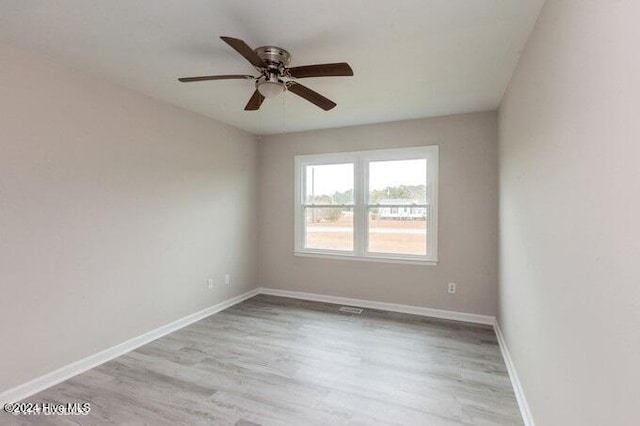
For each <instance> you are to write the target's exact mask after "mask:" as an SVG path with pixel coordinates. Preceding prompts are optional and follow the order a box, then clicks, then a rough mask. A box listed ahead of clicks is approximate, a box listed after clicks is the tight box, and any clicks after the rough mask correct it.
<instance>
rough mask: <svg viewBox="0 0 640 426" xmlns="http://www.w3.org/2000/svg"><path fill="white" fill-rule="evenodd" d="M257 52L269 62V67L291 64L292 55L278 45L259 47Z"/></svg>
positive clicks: (278, 67) (277, 67)
mask: <svg viewBox="0 0 640 426" xmlns="http://www.w3.org/2000/svg"><path fill="white" fill-rule="evenodd" d="M255 52H256V53H257V54H258V56H260V58H261V59H262V60H263V61H264V62H265V63H266V64H267V67H268V68H276V69H280V68H282V67H287V66H289V63H290V62H291V55H290V54H289V52H287V51H286V50H284V49H283V48H281V47H277V46H262V47H258V48H257V49H256V50H255Z"/></svg>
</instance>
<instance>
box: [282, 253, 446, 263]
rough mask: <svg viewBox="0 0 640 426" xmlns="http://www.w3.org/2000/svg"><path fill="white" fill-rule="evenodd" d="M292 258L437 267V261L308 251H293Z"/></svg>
mask: <svg viewBox="0 0 640 426" xmlns="http://www.w3.org/2000/svg"><path fill="white" fill-rule="evenodd" d="M293 255H294V256H298V257H316V258H320V259H334V260H351V261H353V260H355V261H360V262H378V263H401V264H405V265H422V266H437V265H438V260H423V259H415V258H411V257H374V256H367V257H364V256H356V255H353V254H329V253H319V252H310V251H294V252H293Z"/></svg>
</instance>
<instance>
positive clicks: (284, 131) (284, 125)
mask: <svg viewBox="0 0 640 426" xmlns="http://www.w3.org/2000/svg"><path fill="white" fill-rule="evenodd" d="M284 99H285V96H282V133H287V127H286V121H285V119H286V109H285V105H284Z"/></svg>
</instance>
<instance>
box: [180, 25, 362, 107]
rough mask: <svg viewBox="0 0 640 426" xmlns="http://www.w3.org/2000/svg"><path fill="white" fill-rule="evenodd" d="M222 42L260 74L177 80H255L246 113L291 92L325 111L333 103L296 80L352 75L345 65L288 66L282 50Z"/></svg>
mask: <svg viewBox="0 0 640 426" xmlns="http://www.w3.org/2000/svg"><path fill="white" fill-rule="evenodd" d="M220 38H221V39H222V40H223V41H224V42H225V43H227V44H228V45H229V46H231V47H232V48H233V49H235V50H236V51H237V52H238V53H239V54H241V55H242V56H244V58H245V59H246V60H247V61H249V62H250V63H251V65H253V66H254V67H255V68H256V70H257V71H258V72H260V75H259V76H258V77H254V76H252V75H238V74H233V75H206V76H201V77H184V78H179V79H178V80H179V81H181V82H183V83H189V82H194V81H210V80H239V79H240V80H243V79H246V80H254V81H255V87H256V89H255V91H254V92H253V95H252V96H251V99H249V102H248V103H247V105H246V106H245V107H244V110H245V111H257V110H258V109H260V105H262V102H263V101H264V100H265V98H273V97H275V96H278V95H279V94H281V93H283V92H285V91H287V90H288V91H290V92H292V93H295V94H296V95H298V96H300V97H301V98H303V99H306V100H307V101H309V102H311V103H312V104H315V105H317V106H318V107H320V108H322V109H323V110H325V111H329V110H330V109H332V108H333V107H335V106H336V103H335V102H333V101H332V100H330V99H327V98H325V97H324V96H322V95H321V94H320V93H318V92H315V91H313V90H311V89H309V88H308V87H306V86H303V85H302V84H300V83H298V82H297V81H295V80H296V79H299V78H308V77H338V76H352V75H353V70H352V69H351V67H350V66H349V64H347V63H346V62H338V63H334V64H320V65H305V66H301V67H291V68H290V67H289V62H290V61H291V55H290V54H289V52H287V51H286V50H284V49H283V48H281V47H276V46H263V47H258V48H257V49H255V50H254V49H252V48H251V47H249V45H247V43H245V42H244V41H242V40H240V39H237V38H232V37H220Z"/></svg>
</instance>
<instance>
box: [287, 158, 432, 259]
mask: <svg viewBox="0 0 640 426" xmlns="http://www.w3.org/2000/svg"><path fill="white" fill-rule="evenodd" d="M295 167H296V189H295V191H296V192H295V203H296V206H295V207H296V208H295V254H296V255H300V256H319V257H339V258H351V259H358V260H379V261H396V262H409V263H430V264H434V263H436V262H437V259H438V257H437V233H438V228H437V213H438V212H437V201H438V197H437V195H438V146H436V145H434V146H425V147H418V148H405V149H385V150H377V151H360V152H348V153H336V154H319V155H301V156H296V159H295Z"/></svg>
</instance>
